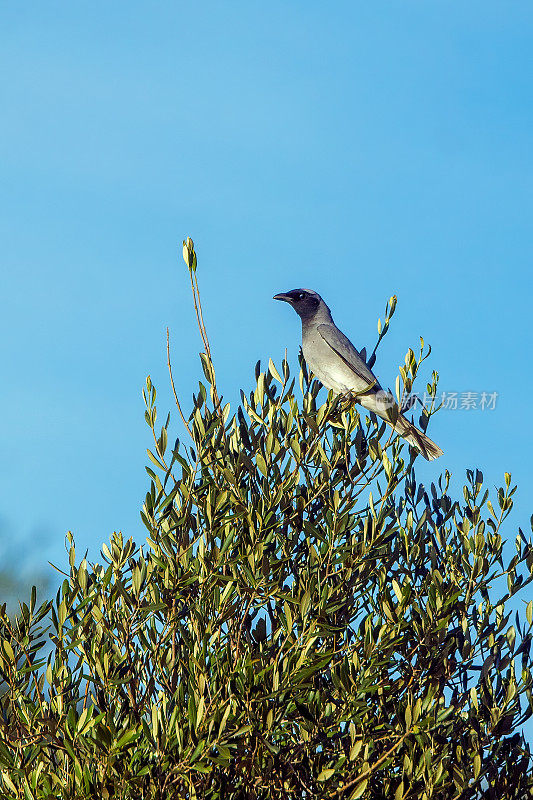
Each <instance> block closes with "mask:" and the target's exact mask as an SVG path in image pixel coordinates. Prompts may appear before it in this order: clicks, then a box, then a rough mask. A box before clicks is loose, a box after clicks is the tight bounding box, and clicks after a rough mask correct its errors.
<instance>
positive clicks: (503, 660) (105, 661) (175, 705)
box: [0, 240, 533, 800]
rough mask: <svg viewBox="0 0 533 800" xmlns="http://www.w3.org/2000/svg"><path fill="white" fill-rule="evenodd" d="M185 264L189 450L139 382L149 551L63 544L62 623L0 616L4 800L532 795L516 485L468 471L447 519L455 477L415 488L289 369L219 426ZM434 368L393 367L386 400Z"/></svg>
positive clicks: (54, 611) (526, 622) (403, 453)
mask: <svg viewBox="0 0 533 800" xmlns="http://www.w3.org/2000/svg"><path fill="white" fill-rule="evenodd" d="M184 255H185V259H186V262H187V264H188V267H189V274H190V278H191V285H192V288H193V297H194V304H195V308H196V312H197V315H198V323H199V327H200V333H201V335H202V338H203V341H204V346H205V352H204V353H202V354H201V363H202V368H203V372H204V375H205V382H204V383H200V384H199V389H198V393H197V395H196V396H194V398H193V409H192V413H191V414H190V415H189V416H187V417H186V416H185V415H184V414H183V410H182V407H181V405H180V403H179V401H178V398H177V396H176V403H177V405H178V410H179V413H180V415H182V419H183V421H184V423H185V426H186V429H187V435H190V436H191V439H192V442H191V444H192V446H191V445H184V444H183V443H181V442H179V441H176V443H175V445H174V446H171V445H170V444H169V442H170V437H169V418H168V417H167V419H166V422H165V424H164V425H163V427H162V428H158V427H157V409H156V390H155V387H154V386H153V385H152V383H151V381H150V378H148V379H147V382H146V389H145V392H144V397H145V402H146V421H147V423H148V425H149V427H150V429H151V431H152V433H153V438H154V446H153V448H152V450H151V451H149V453H148V455H149V458H150V465H149V466H148V467H147V472H148V475H149V477H150V481H151V483H150V489H149V491H148V493H147V495H146V500H145V503H144V506H143V510H142V518H143V520H144V523H145V525H146V526H147V528H148V531H149V537H148V540H147V545H146V546H144V547H141V548H139V547H137V546H136V545H135V544H134V543H133V542H132V541H131V540H128V541H124V539H123V537H122V536H121V535H120V534H114V535H113V536H112V538H111V541H110V543H109V546H108V545H104V546H103V548H102V559H103V563H102V564H90V563H88V562H87V561H86V559H82V560H81V561H80V563H79V564H78V563H77V561H76V555H75V550H74V543H73V541H72V537H71V536H70V535H69V569H68V574H67V575H66V576H65V580H64V581H63V584H62V586H61V587H60V589H59V591H58V593H57V597H56V598H55V600H54V601H51V602H49V603H46V604H45V605H43V606H41V607H40V608H37V607H36V602H35V593H34V594H33V595H32V598H31V600H30V602H29V604H28V605H25V606H24V607H23V610H22V613H21V614H20V616H19V617H18V619H16V620H15V621H10V620H9V619H8V617H7V616H6V615H5V613H4V614H3V615H2V619H1V620H0V670H1V676H2V678H3V680H4V681H5V693H4V695H3V697H2V698H1V705H2V708H1V712H2V725H1V728H0V783H1V790H0V791H1V796H2V797H5V798H26V799H27V800H30V799H31V798H52V797H53V798H56V797H57V798H74V797H76V798H94V797H104V798H106V797H118V798H132V800H133V798H195V797H197V798H221V799H222V798H243V799H244V798H315V797H320V798H358V797H361V798H374V799H376V800H377V798H394V800H401V799H402V798H420V799H421V800H422V798H424V799H426V798H428V799H429V798H439V799H442V800H444V798H446V800H449V798H456V800H459V798H465V799H466V798H481V797H491V798H495V799H496V798H497V800H501V799H502V798H525V797H529V796H532V794H533V792H532V790H531V788H530V787H531V781H530V779H529V777H528V776H529V774H530V766H531V765H530V751H529V746H528V745H527V744H526V742H525V741H524V739H523V736H522V735H521V732H520V728H521V726H522V724H523V723H524V721H525V720H526V719H527V718H528V717H529V716H530V715H531V713H532V694H531V686H532V678H531V668H532V663H531V655H530V647H531V628H532V612H533V604H532V602H531V601H530V602H529V604H528V605H527V607H526V609H525V614H524V615H518V614H517V615H516V619H514V620H513V621H511V612H510V611H509V603H508V601H509V600H510V599H511V598H513V597H520V595H521V594H522V593H523V590H524V588H525V587H526V585H527V584H529V583H530V581H531V580H532V574H533V573H532V569H533V548H532V545H531V542H530V541H528V540H526V538H525V536H524V535H523V533H522V532H521V531H519V533H518V536H517V537H516V553H515V554H514V555H513V557H512V558H510V559H509V558H508V557H507V556H506V553H505V552H504V550H506V546H505V542H504V540H503V538H502V532H501V528H502V524H503V522H504V521H505V519H506V517H507V516H508V514H509V512H510V510H511V507H512V502H513V501H512V496H513V494H514V491H515V487H513V486H512V484H511V479H510V476H509V475H506V476H505V485H504V486H503V487H502V488H501V489H499V490H497V492H496V494H495V495H494V497H493V499H492V500H490V499H489V492H488V491H486V490H485V489H484V486H483V477H482V475H481V473H480V472H479V471H468V472H467V478H468V480H467V484H466V486H465V487H464V498H461V499H460V500H455V499H453V498H452V497H451V496H450V494H449V475H448V474H447V473H446V474H445V475H444V476H442V477H441V478H440V480H439V481H438V482H437V483H436V484H432V485H431V486H430V487H428V488H425V487H424V486H423V485H422V484H421V483H419V482H418V480H417V478H416V475H415V466H414V459H415V456H414V454H412V453H410V452H409V450H408V447H407V445H406V444H405V443H404V442H403V441H402V440H401V439H399V438H398V437H397V436H395V435H393V434H390V431H389V430H387V429H386V426H385V424H382V423H381V421H380V420H377V418H375V417H374V416H372V415H370V416H369V417H360V416H359V414H358V411H357V408H356V407H354V406H353V405H346V404H345V403H343V402H339V401H338V400H337V399H335V398H333V397H332V396H331V395H330V396H329V397H328V398H327V400H326V401H325V402H324V403H322V404H319V403H318V402H317V394H318V391H319V388H320V387H319V385H318V384H317V383H316V382H314V381H312V380H310V377H311V376H309V375H308V374H307V372H306V368H305V364H304V363H303V362H301V369H300V372H299V375H298V376H297V379H298V384H299V387H298V388H297V386H296V380H295V378H291V374H290V370H289V365H288V363H287V361H286V360H284V361H283V363H282V365H281V368H280V369H279V370H278V369H277V368H276V367H275V365H274V364H273V363H272V362H270V365H269V369H268V371H267V372H262V371H261V370H260V366H259V365H258V366H257V369H256V386H255V388H254V390H253V391H252V392H251V393H250V394H249V395H247V396H246V395H245V394H243V395H242V405H241V406H240V407H239V408H238V410H237V412H236V414H235V415H231V413H230V409H229V406H228V405H223V404H222V401H221V398H220V396H219V394H218V391H217V387H216V380H215V371H214V367H213V361H212V357H211V351H210V348H209V342H208V339H207V334H206V332H205V325H204V321H203V315H202V309H201V304H200V299H199V294H198V285H197V282H196V255H195V254H194V248H193V245H192V242H191V241H190V240H187V242H186V243H185V245H184ZM394 305H395V298H394V299H393V300H392V302H391V303H390V304H389V305H388V306H387V318H386V323H385V326H384V328H381V326H380V328H381V330H380V334H381V335H382V334H383V331H384V330H386V329H387V328H388V326H389V321H390V317H391V316H392V313H393V311H394ZM381 335H380V339H381ZM426 356H427V352H426V351H425V349H424V345H423V343H421V350H420V353H419V355H418V357H417V356H415V354H414V352H413V351H412V350H409V352H408V354H407V357H406V361H405V366H404V367H402V370H401V373H400V380H399V382H398V386H397V392H398V395H399V396H400V397H401V394H402V393H403V392H404V391H405V390H406V385H407V391H410V389H411V386H412V383H413V381H414V380H415V378H416V376H417V372H418V370H419V368H420V364H421V363H422V361H423V360H424V358H425V357H426ZM169 369H170V348H169ZM170 375H171V379H172V370H171V369H170ZM172 386H173V387H174V384H173V382H172ZM298 389H299V390H298ZM428 389H429V390H430V391H431V392H432V393H433V396H434V395H435V392H436V375H435V374H434V376H433V381H432V383H431V385H430V386H429V387H428ZM433 410H434V409H432V410H431V412H430V414H429V416H431V413H432V412H433ZM427 421H428V420H426V422H427ZM50 643H51V645H52V649H51V651H50Z"/></svg>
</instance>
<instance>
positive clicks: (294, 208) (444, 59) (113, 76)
mask: <svg viewBox="0 0 533 800" xmlns="http://www.w3.org/2000/svg"><path fill="white" fill-rule="evenodd" d="M0 23H1V40H2V47H1V48H0V71H1V74H2V81H1V89H0V108H1V115H2V124H1V132H0V139H1V147H2V157H1V166H0V179H1V185H2V191H1V197H0V225H1V234H2V292H1V298H2V300H1V303H2V313H1V315H0V334H1V337H2V343H3V348H2V350H3V357H2V383H3V391H2V395H1V403H2V415H1V420H2V422H1V426H0V445H1V450H2V458H1V462H0V469H1V470H2V475H1V480H0V533H1V540H0V543H1V547H2V553H0V555H1V557H2V559H3V560H2V561H1V562H0V563H1V564H3V565H7V566H8V567H9V568H13V570H14V573H16V574H18V573H19V572H22V573H24V570H25V569H26V568H28V569H30V570H34V571H35V570H39V569H41V567H42V565H43V564H46V561H47V560H48V559H49V560H51V561H53V562H55V563H56V564H59V565H61V564H63V563H64V549H63V548H64V535H65V532H66V531H67V530H68V529H71V530H72V531H73V532H74V534H75V537H76V541H77V544H78V547H79V552H80V555H81V552H82V551H83V550H85V549H86V548H88V549H89V556H90V557H92V558H93V559H96V558H98V552H99V548H100V545H101V543H102V542H103V541H106V540H107V539H108V537H109V535H110V533H111V532H112V531H113V530H115V529H116V530H119V529H120V530H122V531H123V532H124V534H125V535H126V536H133V537H134V538H135V539H136V540H137V541H139V542H140V541H142V540H143V539H144V537H145V531H144V529H143V527H142V523H141V521H140V517H139V508H140V506H141V503H142V499H143V496H144V493H145V491H146V489H147V488H148V483H149V482H148V477H147V475H146V474H145V472H144V464H145V463H146V456H145V448H146V447H147V446H148V445H149V444H150V439H149V431H148V428H147V427H146V425H145V423H144V419H143V413H144V407H143V402H142V397H141V389H142V386H143V384H144V381H145V377H146V375H147V374H148V373H150V374H151V376H152V379H153V381H154V382H155V384H156V386H157V387H158V389H159V396H160V404H159V407H160V416H161V417H164V416H166V412H167V410H168V409H169V408H170V394H169V391H168V379H167V373H166V354H165V329H166V326H167V325H168V326H169V327H170V329H171V335H172V341H173V353H174V355H173V360H174V364H175V377H176V382H177V387H178V391H179V393H180V395H181V397H182V399H183V400H184V402H185V404H186V405H187V403H188V400H189V398H190V396H191V393H192V392H193V391H194V390H195V388H196V386H197V380H198V378H201V377H203V376H202V372H201V368H200V365H199V360H198V351H199V349H200V340H199V336H198V333H197V330H196V327H195V322H194V316H193V311H192V306H191V300H190V292H189V286H188V276H187V272H186V268H185V266H184V264H183V261H182V258H181V240H182V239H183V238H184V237H185V236H191V237H192V238H193V239H194V241H195V244H196V247H197V252H198V257H199V279H200V285H201V290H202V296H203V301H204V306H205V314H206V321H207V326H208V331H209V335H210V338H211V341H212V347H213V351H214V355H215V359H216V366H217V376H218V380H219V384H220V388H221V390H222V392H223V394H224V396H225V397H226V398H227V399H230V400H234V399H236V398H237V397H238V389H239V387H241V386H243V387H245V388H250V387H251V384H252V381H253V368H254V365H255V362H256V360H257V359H258V358H262V359H263V360H266V361H267V362H268V357H269V356H271V357H272V358H273V359H274V360H275V361H276V362H277V363H279V361H280V360H281V358H282V356H283V352H284V349H285V347H287V348H288V351H289V356H290V359H291V361H292V363H293V364H296V356H297V351H298V346H299V336H300V328H299V320H298V319H297V317H296V315H295V314H294V313H293V312H292V311H291V310H290V309H289V308H288V307H287V306H286V305H283V304H280V303H275V302H274V301H273V300H272V295H273V294H274V293H276V292H278V291H283V290H288V289H291V288H294V287H298V286H304V287H309V288H313V289H315V290H317V291H319V292H320V293H321V294H322V295H323V296H324V297H325V299H326V300H327V302H328V303H329V305H330V306H331V308H332V310H333V313H334V317H335V320H336V322H337V324H338V325H339V326H340V327H341V328H343V329H344V330H345V332H346V333H347V334H348V335H349V336H350V338H351V339H352V340H353V342H354V343H355V344H356V346H359V347H362V346H364V345H366V346H369V345H370V346H373V344H374V341H375V338H376V321H377V318H378V316H382V315H383V309H384V306H385V302H386V300H387V299H388V297H389V296H390V295H391V294H393V293H396V294H397V295H398V301H399V305H398V310H397V313H396V316H395V318H394V322H393V325H392V328H391V332H390V334H389V335H388V337H387V339H386V340H385V343H384V344H383V347H382V349H381V351H380V354H379V357H378V361H377V364H376V371H377V373H378V375H379V377H380V379H381V380H382V382H384V383H385V384H387V385H393V384H394V380H395V376H396V374H397V367H398V364H399V363H402V361H403V357H404V355H405V352H406V349H407V347H409V346H414V345H416V344H417V342H418V337H419V336H420V335H423V336H424V338H425V339H426V341H427V342H430V343H431V344H432V346H433V355H432V357H431V361H430V367H429V369H431V368H434V369H437V370H438V371H439V373H440V376H441V384H440V385H441V388H442V389H443V390H445V391H449V392H450V391H456V392H458V393H462V392H468V391H470V392H476V393H478V396H480V395H481V393H482V392H484V391H485V392H498V401H497V405H496V408H495V410H485V411H481V410H479V409H471V410H461V409H458V410H443V411H442V412H441V413H440V414H439V415H438V416H437V417H436V418H434V420H433V422H432V427H431V429H430V433H431V435H432V437H433V438H434V439H435V440H436V441H437V442H438V443H439V444H440V445H441V446H442V447H443V449H444V451H445V455H444V456H443V457H442V458H441V459H440V460H439V461H437V462H435V463H434V464H431V465H421V466H420V468H419V475H420V476H423V477H424V478H427V480H432V479H434V478H435V477H436V476H438V474H439V472H440V471H441V470H442V469H444V468H448V469H449V470H450V471H452V472H453V474H454V477H455V480H456V481H457V485H460V482H461V481H462V478H463V476H464V472H465V469H466V468H468V467H479V468H481V469H482V470H483V471H484V473H485V476H486V479H487V482H488V484H489V485H494V484H496V483H497V484H498V485H500V482H501V481H502V480H503V473H504V471H510V472H512V475H513V478H514V480H515V481H517V482H518V484H519V491H518V492H517V495H516V501H517V503H516V510H515V512H514V513H513V517H512V521H511V524H510V525H508V527H507V535H508V536H509V537H510V538H512V539H514V536H515V533H516V527H517V526H518V525H521V526H522V527H523V529H524V530H525V531H526V532H529V530H530V527H529V517H530V514H531V512H532V511H533V497H532V488H533V476H532V471H531V452H532V445H533V428H532V423H531V397H532V395H533V376H532V369H531V360H532V337H531V289H532V283H533V282H532V279H531V219H532V211H533V208H532V205H533V202H532V188H531V187H532V171H533V170H532V167H533V155H532V153H533V150H532V129H533V104H532V62H531V47H532V33H533V31H532V24H533V5H532V4H531V2H525V0H524V1H523V2H515V1H514V0H505V2H504V1H503V0H500V1H499V2H493V1H492V0H483V2H480V1H478V0H469V1H468V2H464V0H447V1H446V2H440V0H424V1H423V2H422V1H420V2H415V0H389V1H388V2H381V0H372V2H368V1H366V2H354V0H343V1H342V2H332V3H328V4H324V3H323V2H316V1H315V0H311V2H310V0H306V2H285V3H281V2H269V3H258V2H251V0H246V2H228V3H215V2H202V3H195V4H193V3H191V2H175V1H174V2H153V3H140V2H134V1H133V0H129V1H128V2H113V3H109V2H101V1H100V2H98V1H97V2H95V0H91V2H90V3H89V2H76V3H65V2H61V3H59V2H53V0H47V2H46V3H42V2H27V3H23V4H21V3H2V5H1V9H0ZM422 388H423V386H422ZM176 417H177V415H175V417H174V419H175V423H176V426H175V429H174V430H175V431H176V432H178V430H179V426H178V423H177V419H176Z"/></svg>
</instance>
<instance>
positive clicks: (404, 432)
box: [394, 414, 443, 461]
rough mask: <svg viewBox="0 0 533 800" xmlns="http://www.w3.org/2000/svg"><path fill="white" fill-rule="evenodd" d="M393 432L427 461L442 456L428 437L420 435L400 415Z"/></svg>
mask: <svg viewBox="0 0 533 800" xmlns="http://www.w3.org/2000/svg"><path fill="white" fill-rule="evenodd" d="M394 430H395V431H396V432H397V433H399V434H400V436H402V437H403V438H404V439H405V441H406V442H408V443H409V444H410V445H411V447H414V448H415V450H418V452H419V453H420V454H421V455H423V456H424V458H427V460H428V461H433V459H434V458H438V457H439V456H441V455H442V453H443V451H442V450H441V449H440V447H439V446H438V445H437V444H435V442H433V441H432V440H431V439H430V438H429V436H426V434H425V433H422V431H420V430H419V429H418V428H417V427H415V425H413V423H412V422H409V420H408V419H406V418H405V417H404V416H403V415H402V414H400V416H399V417H398V420H397V422H396V425H394Z"/></svg>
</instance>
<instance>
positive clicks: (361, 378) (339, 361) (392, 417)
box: [274, 289, 442, 461]
mask: <svg viewBox="0 0 533 800" xmlns="http://www.w3.org/2000/svg"><path fill="white" fill-rule="evenodd" d="M274 300H284V301H285V302H286V303H289V305H291V306H292V307H293V308H294V310H295V311H296V313H297V314H298V315H299V317H300V319H301V320H302V350H303V354H304V358H305V360H306V362H307V364H308V365H309V367H310V368H311V370H312V371H313V372H314V374H315V375H316V377H317V378H318V380H319V381H320V382H321V383H323V384H324V386H326V387H327V388H328V389H332V390H333V391H334V392H335V393H336V394H341V395H349V396H350V397H353V398H354V399H355V400H356V401H357V402H359V403H360V404H361V405H362V406H363V407H364V408H366V409H368V410H369V411H373V412H374V413H375V414H377V415H378V417H381V419H384V420H385V422H387V423H388V424H389V425H390V426H391V427H392V428H394V430H395V431H396V432H397V433H399V434H400V436H402V437H403V438H404V439H405V440H406V442H408V443H409V444H410V445H411V447H414V448H415V450H418V452H419V453H421V454H422V455H423V456H424V458H427V460H428V461H432V460H433V459H434V458H438V457H439V456H441V455H442V450H441V449H440V447H438V446H437V445H436V444H435V442H432V441H431V439H430V438H429V437H428V436H426V435H425V433H422V431H420V430H419V429H418V428H417V427H415V425H413V423H412V422H409V420H408V419H406V417H404V415H403V414H402V413H401V412H400V410H399V408H398V405H397V403H396V402H395V400H394V398H393V396H392V395H391V394H390V392H385V391H383V389H382V388H381V386H380V385H379V381H378V379H377V378H376V377H375V375H374V374H373V373H372V370H371V369H370V368H369V366H368V364H367V363H366V361H365V360H364V359H363V358H362V357H361V354H360V353H359V351H358V350H356V349H355V347H354V346H353V344H352V343H351V341H350V340H349V339H348V338H347V337H346V336H345V335H344V334H343V333H342V331H340V330H339V329H338V328H337V326H336V325H335V323H334V322H333V318H332V316H331V311H330V310H329V308H328V306H327V305H326V303H325V302H324V301H323V300H322V298H321V297H320V295H319V294H317V293H316V292H313V291H311V290H310V289H293V290H292V291H290V292H286V293H284V294H276V295H274Z"/></svg>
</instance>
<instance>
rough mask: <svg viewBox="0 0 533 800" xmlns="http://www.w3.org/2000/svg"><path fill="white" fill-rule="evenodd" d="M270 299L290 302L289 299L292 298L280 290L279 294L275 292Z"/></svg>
mask: <svg viewBox="0 0 533 800" xmlns="http://www.w3.org/2000/svg"><path fill="white" fill-rule="evenodd" d="M272 299H273V300H284V301H285V302H286V303H290V302H291V300H292V297H291V296H290V295H288V294H283V292H282V293H281V294H275V295H274V297H273V298H272Z"/></svg>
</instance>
